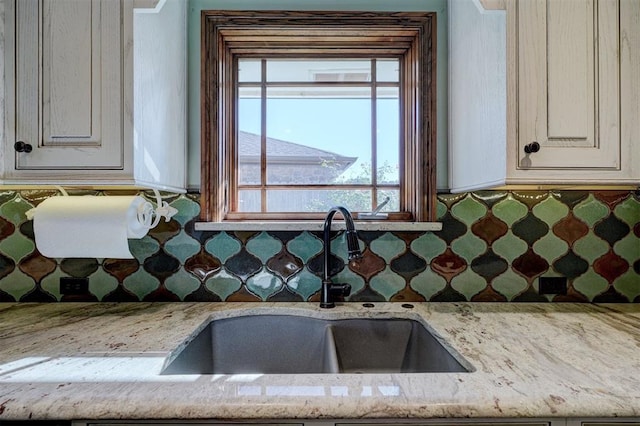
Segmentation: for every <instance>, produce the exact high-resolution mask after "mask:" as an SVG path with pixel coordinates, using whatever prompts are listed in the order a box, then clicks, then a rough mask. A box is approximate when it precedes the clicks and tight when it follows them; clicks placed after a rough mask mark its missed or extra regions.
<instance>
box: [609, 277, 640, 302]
mask: <svg viewBox="0 0 640 426" xmlns="http://www.w3.org/2000/svg"><path fill="white" fill-rule="evenodd" d="M638 283H640V275H638V274H637V273H636V272H635V271H634V270H633V269H629V270H628V271H627V272H626V273H625V274H623V275H622V276H620V277H618V278H617V279H616V280H615V282H614V283H613V287H614V288H615V289H616V291H617V292H618V293H620V294H624V295H625V296H627V298H628V299H629V300H630V301H633V300H634V299H635V298H636V297H638V296H640V284H638Z"/></svg>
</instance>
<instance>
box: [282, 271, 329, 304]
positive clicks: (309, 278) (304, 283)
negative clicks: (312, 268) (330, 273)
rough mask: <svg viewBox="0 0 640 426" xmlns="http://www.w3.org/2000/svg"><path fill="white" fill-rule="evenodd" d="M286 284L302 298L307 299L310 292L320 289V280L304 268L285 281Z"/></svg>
mask: <svg viewBox="0 0 640 426" xmlns="http://www.w3.org/2000/svg"><path fill="white" fill-rule="evenodd" d="M287 286H288V287H289V288H290V289H291V290H292V291H293V292H295V293H297V294H299V295H300V296H301V297H302V299H303V300H308V299H309V297H311V295H312V294H314V293H315V292H317V291H318V290H320V287H321V286H322V280H321V279H320V277H318V276H316V275H314V274H312V273H311V272H309V270H308V269H307V268H304V269H302V270H301V271H300V272H298V273H297V274H295V275H294V276H292V277H291V278H290V279H289V280H288V281H287Z"/></svg>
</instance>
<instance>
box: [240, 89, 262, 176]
mask: <svg viewBox="0 0 640 426" xmlns="http://www.w3.org/2000/svg"><path fill="white" fill-rule="evenodd" d="M256 90H257V91H258V97H257V98H256V97H255V91H256ZM238 93H239V99H238V112H239V113H238V128H239V130H238V182H239V183H240V184H241V185H252V184H253V185H257V184H260V96H259V93H260V89H259V88H257V89H256V88H244V87H242V88H239V89H238Z"/></svg>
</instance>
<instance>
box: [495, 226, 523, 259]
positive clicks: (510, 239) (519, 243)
mask: <svg viewBox="0 0 640 426" xmlns="http://www.w3.org/2000/svg"><path fill="white" fill-rule="evenodd" d="M491 248H492V249H493V252H494V253H495V254H497V255H498V256H500V257H502V258H503V259H505V260H506V261H507V262H509V264H511V263H512V262H513V261H514V260H515V259H517V258H519V257H520V256H522V255H523V254H525V253H526V252H527V249H528V248H529V246H528V245H527V243H526V242H524V241H523V240H522V239H521V238H519V237H516V236H515V235H514V234H513V232H512V231H511V230H509V232H507V233H506V234H505V235H503V236H502V237H500V238H498V239H497V240H496V241H494V242H493V244H492V245H491Z"/></svg>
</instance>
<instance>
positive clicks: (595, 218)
mask: <svg viewBox="0 0 640 426" xmlns="http://www.w3.org/2000/svg"><path fill="white" fill-rule="evenodd" d="M573 215H574V216H575V217H577V218H578V219H580V220H581V221H583V222H584V223H586V224H587V225H589V228H592V227H593V225H595V224H596V223H598V222H599V221H601V220H602V219H604V218H605V217H607V216H608V215H609V208H608V207H607V206H606V205H605V204H604V203H602V202H601V201H599V200H598V199H596V198H595V197H594V196H593V194H589V196H588V197H587V199H586V200H584V201H582V202H581V203H580V204H578V205H577V206H575V207H574V208H573Z"/></svg>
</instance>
